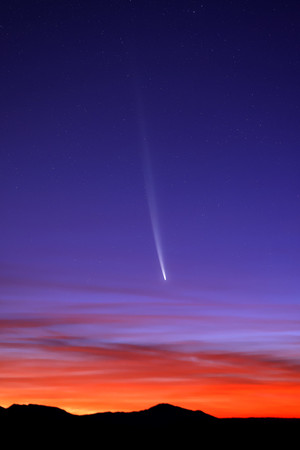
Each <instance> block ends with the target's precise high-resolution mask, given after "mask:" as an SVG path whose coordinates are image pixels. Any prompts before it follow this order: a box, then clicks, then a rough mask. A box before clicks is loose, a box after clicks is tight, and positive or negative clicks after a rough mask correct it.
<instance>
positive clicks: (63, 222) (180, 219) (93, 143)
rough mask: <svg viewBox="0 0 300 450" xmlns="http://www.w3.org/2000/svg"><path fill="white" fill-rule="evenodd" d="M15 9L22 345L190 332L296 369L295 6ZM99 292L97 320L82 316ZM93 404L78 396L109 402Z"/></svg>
mask: <svg viewBox="0 0 300 450" xmlns="http://www.w3.org/2000/svg"><path fill="white" fill-rule="evenodd" d="M0 18H1V20H0V37H1V72H0V90H1V111H0V114H1V116H0V130H1V132H0V135H1V166H0V178H1V205H2V206H1V209H2V218H1V248H0V265H1V272H2V276H1V280H2V289H1V292H2V297H1V311H2V312H1V317H2V320H3V321H4V322H3V323H5V324H7V323H10V324H11V326H9V330H15V331H13V332H12V333H13V334H12V335H11V334H9V333H8V332H7V329H6V325H5V326H4V329H3V336H4V342H5V343H6V344H5V345H7V346H8V348H11V346H13V347H14V349H15V350H14V351H15V354H16V355H18V354H19V353H18V352H19V351H21V350H20V348H21V347H22V346H27V345H28V350H27V354H28V358H29V359H30V357H31V356H30V355H31V352H33V353H34V354H35V352H36V351H37V350H36V348H35V349H34V350H32V347H31V342H32V340H35V339H36V340H37V341H36V342H41V341H39V339H40V340H41V339H42V338H43V339H44V340H45V339H50V338H49V336H50V335H51V338H53V336H54V335H56V336H59V337H57V340H59V339H60V341H59V342H60V345H66V342H68V346H71V345H74V346H76V345H77V346H79V347H80V348H81V347H82V346H84V345H87V344H89V345H93V346H94V347H96V348H98V347H99V346H100V347H101V346H102V345H105V346H109V345H113V344H116V343H117V344H118V345H121V344H122V345H131V344H133V343H134V344H135V345H141V344H143V345H149V346H154V347H155V346H161V345H164V346H166V345H169V344H170V343H172V345H173V344H174V343H177V344H178V345H179V347H180V346H183V347H184V351H183V352H184V354H187V353H189V352H192V351H194V350H193V349H194V346H196V347H197V345H200V346H202V347H203V346H204V348H205V349H207V348H209V349H211V348H213V349H214V351H216V352H218V354H219V352H223V351H224V352H229V351H230V352H242V353H243V352H244V354H245V355H247V356H249V354H252V352H258V353H259V352H263V353H264V354H265V353H266V354H267V355H269V357H270V358H271V357H272V358H273V357H274V356H276V357H277V358H283V359H284V361H285V359H288V358H291V360H289V359H288V361H289V362H290V363H291V365H293V364H294V362H295V358H296V357H299V352H298V350H297V348H299V347H297V346H298V345H299V336H300V335H299V294H300V289H299V262H300V261H299V254H300V253H299V251H300V248H299V247H300V245H299V244H300V241H299V225H300V223H299V222H300V220H299V219H300V213H299V204H300V178H299V168H300V157H299V138H300V135H299V134H300V132H299V118H300V117H299V98H300V97H299V96H300V86H299V79H300V73H299V68H300V61H299V54H300V53H299V51H300V48H299V47H300V46H299V44H300V40H299V36H300V30H299V23H300V8H299V5H298V4H297V2H294V1H264V2H258V1H251V2H250V1H246V0H241V1H204V0H203V1H136V0H132V1H129V0H128V1H127V0H124V1H81V0H78V1H75V0H74V1H57V2H51V1H38V0H35V1H34V0H29V1H26V2H24V1H17V0H12V1H10V2H2V4H1V6H0ZM145 146H146V148H147V152H148V153H149V157H150V160H151V177H150V180H151V181H150V184H151V192H154V195H155V200H154V201H155V204H156V222H157V228H158V232H159V235H160V239H161V243H160V245H161V252H162V255H163V259H164V263H165V270H166V273H167V281H166V282H164V280H163V278H162V273H161V270H160V266H159V261H158V258H157V252H156V248H155V240H154V236H153V230H152V225H153V223H151V220H150V215H149V204H148V203H149V190H148V191H147V186H145V183H146V184H147V179H146V180H145V178H144V172H145V167H144V166H145V159H144V158H143V153H144V152H145ZM150 160H149V161H150ZM146 161H148V160H146ZM149 161H148V162H146V165H148V164H150V162H149ZM146 169H147V168H146ZM148 169H149V167H148ZM146 171H147V170H146ZM148 187H149V186H148ZM147 192H148V198H147ZM104 306H105V308H108V309H109V314H110V315H109V317H110V319H109V320H108V319H107V321H105V326H104V325H103V321H102V319H103V312H101V313H100V312H99V311H100V309H101V308H104ZM88 308H89V311H93V314H95V315H96V316H97V314H98V315H99V324H98V325H95V324H94V325H92V324H91V323H90V322H89V318H90V317H91V316H90V315H88V316H87V317H86V319H83V322H82V323H80V317H85V316H84V314H87V311H86V309H88ZM90 308H92V309H90ZM99 308H100V309H99ZM70 310H71V311H72V313H71V312H70ZM101 311H102V309H101ZM174 311H175V312H174ZM49 314H50V316H51V317H52V316H53V314H54V316H53V317H52V319H51V320H52V321H51V324H48V325H47V326H46V325H45V323H44V322H43V320H44V319H45V318H46V317H49ZM89 314H90V313H89ZM174 314H175V316H174ZM124 315H125V318H126V317H127V318H128V323H127V325H126V320H125V323H123V322H122V324H120V322H119V320H120V317H124ZM74 316H76V317H77V319H76V320H75V322H74ZM136 316H137V317H139V318H140V319H141V317H142V318H143V319H142V320H141V321H140V320H134V321H133V323H132V318H133V317H134V318H136ZM97 317H98V316H97ZM32 318H34V320H35V321H37V323H38V324H36V325H35V326H33V325H32ZM192 318H194V319H195V318H198V319H199V321H197V320H192ZM204 318H206V319H205V320H204ZM20 320H22V321H23V320H27V321H28V322H26V323H27V325H24V324H23V322H22V324H23V325H22V326H18V325H17V324H19V322H18V321H20ZM34 323H36V322H34ZM204 323H205V326H204V325H203V324H204ZM14 324H15V326H14ZM245 324H246V325H245ZM103 327H104V329H105V333H104V332H103ZM37 330H38V332H37ZM102 332H103V333H104V335H102ZM7 333H8V334H7ZM14 333H16V334H14ZM16 336H17V337H16ZM75 336H76V344H75V343H74V341H73V340H72V339H74V338H75ZM71 338H72V339H71ZM53 339H54V338H53ZM44 340H43V342H44ZM71 341H72V344H70V342H71ZM191 343H193V344H191ZM170 345H171V344H170ZM174 345H175V344H174ZM41 346H42V344H41ZM202 347H201V348H202ZM22 348H23V347H22ZM26 348H27V347H26ZM68 348H69V347H68ZM155 348H156V347H155ZM180 348H181V347H180ZM39 351H40V352H41V354H47V352H48V351H50V350H49V349H48V348H47V349H45V348H44V347H43V346H42V347H41V348H39ZM52 351H53V349H52ZM5 355H6V353H5V351H4V356H3V358H4V361H5V358H6V356H5ZM22 358H23V356H22V357H20V359H22ZM57 358H58V359H59V358H61V355H58V356H57ZM141 358H142V357H141ZM266 359H267V358H266ZM213 361H214V362H215V360H214V359H213ZM214 362H213V363H212V364H214ZM118 363H119V360H118V358H117V357H116V367H117V366H118ZM292 363H293V364H292ZM32 364H33V363H32ZM34 367H36V366H34ZM35 370H36V371H37V372H38V369H35ZM234 370H235V369H234ZM298 375H299V374H298ZM274 376H275V375H274ZM132 377H133V379H134V371H133V375H132ZM249 378H251V376H250V375H249ZM258 378H259V375H258ZM34 382H36V381H32V379H30V380H29V381H28V383H29V384H30V383H32V384H34ZM225 385H226V383H225ZM103 386H105V382H103ZM50 388H51V386H50V387H49V389H50ZM226 389H227V388H226V386H225V388H224V392H225V391H226ZM50 391H51V389H50ZM7 392H10V391H9V388H8V391H7ZM20 392H21V391H20ZM51 392H52V391H51ZM226 392H228V391H226ZM49 395H50V394H49ZM82 395H83V394H82ZM218 395H219V394H218ZM222 395H223V394H222ZM274 395H275V394H274ZM298 395H299V394H298ZM20 397H21V398H24V396H23V397H22V395H21V394H20ZM225 397H226V395H225V394H224V398H225ZM10 398H11V397H10V396H9V395H7V402H8V403H10ZM49 398H51V399H53V403H54V404H57V403H58V401H56V402H55V398H54V397H51V395H50V397H49ZM99 398H101V395H100V393H99ZM145 398H146V397H145ZM156 398H157V400H165V399H163V398H161V397H159V396H157V397H156ZM176 398H177V397H176ZM218 398H219V397H218ZM274 398H275V397H274ZM13 400H14V401H15V400H18V399H15V398H14V399H13ZM202 400H203V399H202V397H201V395H200V394H199V395H198V394H197V395H195V397H194V398H193V400H191V399H190V397H189V401H190V402H192V404H196V403H197V402H198V403H197V405H198V404H199V403H201V401H202ZM24 401H26V399H25V400H24ZM48 401H49V399H48ZM80 401H81V400H80V399H77V400H76V401H75V400H74V401H73V403H72V402H71V403H70V402H69V403H70V405H71V404H72V405H71V406H72V408H75V409H76V408H80V407H81V408H83V409H84V408H86V409H88V408H92V409H93V408H95V409H99V408H101V407H102V406H103V405H102V404H101V402H100V400H99V401H98V403H95V405H94V406H93V407H92V406H91V404H89V406H82V405H81V403H80ZM145 401H146V400H145ZM145 401H144V403H145ZM180 401H181V402H183V403H184V404H185V405H186V404H189V405H190V403H188V400H187V398H185V397H184V394H182V398H181V397H178V402H180ZM232 401H233V403H234V400H232ZM63 402H64V401H63ZM76 402H77V403H76ZM193 402H194V403H193ZM224 402H225V404H226V405H227V403H226V402H230V395H229V394H228V397H226V401H225V400H224ZM211 403H213V400H211ZM275 403H276V401H275ZM63 404H64V405H65V404H67V406H68V405H69V404H68V402H67V401H65V403H63ZM109 404H110V403H109V402H107V405H109ZM141 404H143V401H141ZM278 404H280V402H279V403H278ZM278 404H277V403H276V405H277V406H278ZM78 405H79V406H78ZM80 405H81V406H80ZM126 405H127V406H126ZM128 405H131V403H130V401H127V403H126V402H124V403H122V402H121V401H120V405H119V406H118V405H115V407H116V408H119V409H122V408H123V407H124V408H126V407H128V408H130V407H131V406H128ZM71 406H70V407H71ZM103 407H104V408H105V405H104V406H103ZM107 407H110V406H107ZM111 407H114V406H113V405H112V406H111ZM218 407H219V410H218ZM215 408H216V411H220V413H221V414H222V413H223V414H227V413H228V414H229V412H228V411H229V410H228V409H226V406H224V404H222V405H217V404H215ZM228 408H229V407H228ZM229 409H230V408H229ZM237 411H238V408H237ZM253 411H254V412H253V414H256V412H255V411H256V410H255V409H254V410H253ZM294 411H295V408H294ZM208 412H210V411H208Z"/></svg>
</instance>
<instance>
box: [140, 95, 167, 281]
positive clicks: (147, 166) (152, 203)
mask: <svg viewBox="0 0 300 450" xmlns="http://www.w3.org/2000/svg"><path fill="white" fill-rule="evenodd" d="M138 106H139V125H140V133H141V141H142V156H143V169H144V170H143V171H144V180H145V189H146V196H147V202H148V207H149V214H150V221H151V226H152V231H153V237H154V243H155V248H156V253H157V257H158V261H159V265H160V270H161V273H162V276H163V279H164V281H167V274H166V269H165V263H164V258H163V251H162V243H161V234H160V229H159V215H158V208H157V202H156V195H155V189H154V180H153V174H152V165H151V159H150V151H149V144H148V139H147V133H146V127H145V121H144V120H143V117H144V115H143V110H142V107H141V99H140V98H139V101H138Z"/></svg>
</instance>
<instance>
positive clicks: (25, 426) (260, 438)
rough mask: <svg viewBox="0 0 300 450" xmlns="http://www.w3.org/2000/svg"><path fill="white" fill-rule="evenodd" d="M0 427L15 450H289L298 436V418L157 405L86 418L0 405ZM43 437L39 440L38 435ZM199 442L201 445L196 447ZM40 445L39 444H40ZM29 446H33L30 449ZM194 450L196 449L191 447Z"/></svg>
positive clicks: (48, 409) (55, 410) (39, 407)
mask: <svg viewBox="0 0 300 450" xmlns="http://www.w3.org/2000/svg"><path fill="white" fill-rule="evenodd" d="M0 429H1V433H2V438H3V437H6V438H8V439H10V440H11V442H12V443H14V444H15V446H17V444H19V445H20V446H23V447H24V445H25V444H26V443H28V444H30V445H31V444H32V442H34V443H36V444H37V447H36V448H40V445H42V444H43V443H45V442H47V443H49V444H52V445H53V446H55V448H62V447H63V446H66V445H67V446H68V448H69V447H70V446H74V445H75V446H76V448H77V447H78V446H79V445H81V446H83V448H87V447H86V446H87V445H89V446H92V445H94V444H95V443H97V442H99V446H100V443H101V445H102V443H105V445H104V447H105V448H106V447H107V446H108V445H107V443H108V444H109V448H118V447H119V446H122V447H124V444H130V445H131V446H132V445H133V444H134V448H149V446H150V445H151V446H153V447H155V448H158V449H159V448H170V447H171V446H172V447H173V446H174V447H176V448H177V447H182V448H194V447H195V442H197V445H198V446H199V447H200V446H203V445H202V444H201V442H203V443H204V447H205V448H207V447H208V445H209V446H210V447H212V448H217V446H219V445H220V446H224V444H230V446H231V448H243V447H244V443H245V442H247V444H248V445H253V447H255V448H263V447H264V446H265V447H266V448H270V446H273V445H275V444H276V445H277V446H281V445H282V447H283V448H292V447H293V445H294V442H296V439H298V436H299V432H300V419H280V418H278V419H269V418H261V419H260V418H249V419H239V418H232V419H219V418H216V417H214V416H211V415H209V414H206V413H204V412H203V411H192V410H189V409H185V408H181V407H179V406H173V405H169V404H165V403H162V404H158V405H155V406H152V407H151V408H149V409H145V410H142V411H133V412H104V413H96V414H87V415H81V416H80V415H74V414H70V413H68V412H66V411H64V410H62V409H60V408H56V407H51V406H43V405H31V404H29V405H12V406H10V407H9V408H1V407H0ZM41 436H42V437H44V438H43V439H46V440H43V441H41V440H40V437H41ZM200 444H201V445H200ZM42 446H43V445H42ZM31 448H32V446H31ZM195 448H197V447H195Z"/></svg>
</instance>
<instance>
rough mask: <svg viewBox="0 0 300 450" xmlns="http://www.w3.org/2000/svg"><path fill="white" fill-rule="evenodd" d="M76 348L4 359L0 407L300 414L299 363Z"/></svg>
mask: <svg viewBox="0 0 300 450" xmlns="http://www.w3.org/2000/svg"><path fill="white" fill-rule="evenodd" d="M56 351H59V349H58V348H57V349H56ZM77 351H78V349H77V350H76V352H77ZM64 352H67V353H69V355H70V354H72V353H74V349H71V348H64ZM76 352H75V353H76ZM82 352H83V353H85V358H83V359H81V361H80V363H78V364H76V363H75V362H74V360H73V358H70V357H69V358H67V357H66V358H65V360H61V359H60V360H52V361H51V360H50V359H48V360H47V359H42V358H41V359H39V358H37V359H35V360H34V359H31V360H17V359H15V360H13V359H12V358H10V359H9V360H7V361H6V362H5V363H4V362H3V361H2V363H1V370H2V375H1V379H2V381H1V388H0V399H1V400H0V402H1V403H0V405H1V406H2V407H6V408H7V407H9V406H10V405H11V404H13V403H18V404H28V403H33V404H43V405H47V406H55V407H59V408H62V409H64V410H66V411H68V412H70V413H73V414H79V415H81V414H90V413H95V412H104V411H138V410H143V409H147V408H149V407H151V406H154V405H155V404H158V403H170V404H173V405H176V406H181V407H183V408H188V409H191V410H201V411H203V412H205V413H207V414H211V415H213V416H216V417H218V418H229V417H282V418H300V407H299V405H300V383H299V380H298V379H297V375H298V374H297V369H296V368H293V367H290V366H288V365H286V364H285V363H284V362H279V361H270V360H268V358H266V357H263V356H261V355H246V354H238V353H232V354H230V353H226V354H225V353H224V354H218V353H209V352H207V351H206V352H204V351H202V352H190V353H189V354H187V353H186V352H180V351H170V350H165V349H164V350H162V349H160V350H158V349H154V348H153V349H144V350H143V351H141V349H138V348H136V347H134V346H128V347H126V346H124V347H123V348H115V349H107V348H106V349H97V350H96V349H92V348H88V347H87V348H81V349H80V353H82ZM141 352H142V353H141ZM77 356H78V355H77ZM80 356H81V357H82V354H81V355H80ZM279 375H280V376H279Z"/></svg>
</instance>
